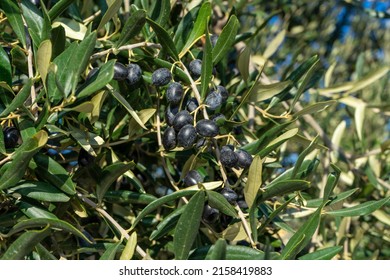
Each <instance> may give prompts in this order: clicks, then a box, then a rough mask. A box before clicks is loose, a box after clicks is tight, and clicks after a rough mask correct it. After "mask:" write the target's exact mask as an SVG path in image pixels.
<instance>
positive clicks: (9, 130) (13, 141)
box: [3, 126, 20, 149]
mask: <svg viewBox="0 0 390 280" xmlns="http://www.w3.org/2000/svg"><path fill="white" fill-rule="evenodd" d="M3 138H4V146H5V148H6V149H12V148H15V147H16V146H17V145H18V142H19V138H20V134H19V130H18V129H17V128H16V127H13V126H9V127H5V128H4V129H3Z"/></svg>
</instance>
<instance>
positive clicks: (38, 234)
mask: <svg viewBox="0 0 390 280" xmlns="http://www.w3.org/2000/svg"><path fill="white" fill-rule="evenodd" d="M50 231H51V230H50V228H49V227H45V228H44V229H42V230H32V231H27V232H25V233H23V234H22V235H21V236H19V237H18V238H17V239H16V240H15V241H14V242H12V244H11V245H10V246H9V247H8V249H7V251H5V253H4V255H3V256H2V258H1V259H2V260H23V259H24V257H25V256H26V255H28V254H30V253H31V251H32V250H33V249H34V247H35V246H36V245H37V244H38V243H39V242H41V241H42V240H43V239H45V238H46V237H48V236H49V235H50Z"/></svg>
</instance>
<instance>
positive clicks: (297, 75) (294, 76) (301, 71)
mask: <svg viewBox="0 0 390 280" xmlns="http://www.w3.org/2000/svg"><path fill="white" fill-rule="evenodd" d="M316 63H318V55H314V56H312V57H311V58H309V59H308V60H306V61H305V62H303V63H302V64H301V65H299V66H298V68H297V69H295V70H294V71H293V72H292V73H291V74H290V75H289V76H288V77H287V78H286V80H290V81H291V82H292V84H291V85H290V86H288V87H287V88H286V89H285V90H283V91H282V92H281V93H280V94H279V95H277V96H275V97H274V98H272V99H271V102H270V104H269V105H268V108H267V109H271V108H273V107H274V106H275V105H276V104H279V103H280V102H281V101H284V100H285V98H286V96H287V95H288V94H290V90H291V88H292V87H293V86H297V84H298V82H299V80H300V79H301V78H302V77H303V76H304V75H306V73H307V72H308V71H309V70H310V68H311V67H312V66H313V65H314V64H316Z"/></svg>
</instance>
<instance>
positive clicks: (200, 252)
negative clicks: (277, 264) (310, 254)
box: [189, 245, 275, 261]
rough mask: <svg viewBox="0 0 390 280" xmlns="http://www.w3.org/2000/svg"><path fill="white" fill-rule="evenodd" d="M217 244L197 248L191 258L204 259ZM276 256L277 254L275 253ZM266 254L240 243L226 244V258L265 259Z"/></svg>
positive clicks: (241, 259)
mask: <svg viewBox="0 0 390 280" xmlns="http://www.w3.org/2000/svg"><path fill="white" fill-rule="evenodd" d="M214 246H215V245H211V246H207V247H201V248H197V249H195V250H194V251H193V252H192V253H191V255H190V258H189V259H191V260H204V259H206V256H207V254H208V252H212V251H213V250H214ZM274 256H275V255H274ZM264 258H265V254H264V252H262V251H259V250H256V249H252V248H249V247H246V246H240V245H227V246H226V260H240V261H243V260H264Z"/></svg>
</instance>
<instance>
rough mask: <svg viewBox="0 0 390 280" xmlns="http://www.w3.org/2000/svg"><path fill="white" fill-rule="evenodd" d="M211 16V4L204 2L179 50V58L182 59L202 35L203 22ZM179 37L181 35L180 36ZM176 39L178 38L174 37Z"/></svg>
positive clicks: (203, 29) (203, 30)
mask: <svg viewBox="0 0 390 280" xmlns="http://www.w3.org/2000/svg"><path fill="white" fill-rule="evenodd" d="M210 15H211V4H210V2H204V3H203V4H202V6H201V8H200V10H199V12H198V16H197V17H196V20H195V23H194V27H193V28H192V30H191V33H190V35H189V36H188V38H187V41H186V43H185V45H184V46H183V48H182V49H181V50H180V54H179V57H183V56H184V55H185V54H186V53H187V52H188V50H189V49H190V48H191V46H192V45H193V44H195V42H196V41H197V40H199V38H200V37H201V36H202V35H203V34H204V32H205V24H204V23H205V21H207V18H209V17H210ZM180 36H181V35H180ZM175 37H178V36H175Z"/></svg>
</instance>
